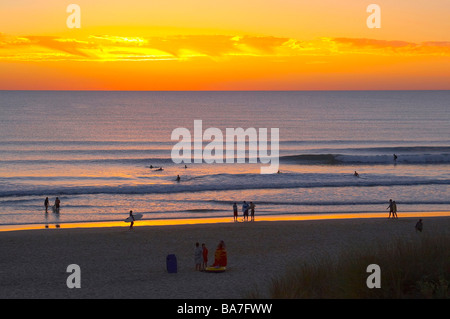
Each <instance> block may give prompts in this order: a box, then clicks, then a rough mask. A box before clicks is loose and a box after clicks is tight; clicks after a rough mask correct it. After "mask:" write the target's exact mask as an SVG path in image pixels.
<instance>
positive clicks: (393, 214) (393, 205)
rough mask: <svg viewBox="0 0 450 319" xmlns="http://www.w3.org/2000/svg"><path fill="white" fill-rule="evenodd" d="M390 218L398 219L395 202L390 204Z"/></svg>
mask: <svg viewBox="0 0 450 319" xmlns="http://www.w3.org/2000/svg"><path fill="white" fill-rule="evenodd" d="M392 218H398V216H397V203H396V202H395V200H394V201H393V202H392Z"/></svg>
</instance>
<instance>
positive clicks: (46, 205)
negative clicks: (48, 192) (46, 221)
mask: <svg viewBox="0 0 450 319" xmlns="http://www.w3.org/2000/svg"><path fill="white" fill-rule="evenodd" d="M44 206H45V212H46V213H48V197H46V198H45V200H44Z"/></svg>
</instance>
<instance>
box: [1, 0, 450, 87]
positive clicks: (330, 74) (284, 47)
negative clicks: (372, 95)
mask: <svg viewBox="0 0 450 319" xmlns="http://www.w3.org/2000/svg"><path fill="white" fill-rule="evenodd" d="M322 1H323V2H321V4H319V3H318V4H309V6H306V5H305V4H301V3H298V4H297V3H290V2H289V3H287V2H281V3H278V4H276V3H274V2H271V1H262V2H258V6H257V7H256V3H255V2H254V1H249V2H248V3H246V4H239V3H238V2H237V1H231V2H232V3H230V4H215V3H211V4H207V5H206V4H204V3H200V2H198V1H194V2H195V3H193V4H191V5H192V6H193V7H195V8H197V9H199V10H198V11H195V12H191V15H188V14H186V11H183V10H188V9H187V7H186V5H185V4H183V3H182V2H180V1H175V2H176V3H173V4H172V6H170V5H169V4H167V3H164V4H163V3H162V2H161V3H160V2H155V3H154V4H153V5H150V4H148V3H144V2H142V1H137V0H131V3H132V4H134V7H133V6H131V5H129V6H126V8H124V6H123V4H120V3H119V2H118V3H114V4H109V5H106V3H104V1H99V2H96V4H92V3H89V2H87V1H79V5H80V7H81V8H82V16H81V17H82V21H83V23H82V27H81V28H80V29H68V28H67V27H65V25H64V22H65V21H64V19H65V18H66V17H67V15H68V14H67V13H65V7H64V5H63V4H61V3H59V2H57V1H53V0H52V1H49V3H47V4H46V5H45V6H43V7H42V8H41V7H39V5H38V4H35V3H31V2H30V1H28V0H24V3H26V4H27V5H28V6H29V8H28V10H22V11H20V9H21V7H20V4H19V3H13V2H11V1H9V0H7V1H6V2H5V3H4V4H2V5H0V18H3V21H4V23H6V25H1V26H0V68H1V69H2V71H3V72H1V74H0V89H5V90H7V89H35V90H39V89H55V90H59V89H63V90H80V89H81V90H83V89H87V90H96V89H103V90H310V89H312V90H315V89H331V90H334V89H338V90H339V89H450V87H449V83H450V41H448V40H449V39H448V38H445V36H442V35H441V34H442V33H441V31H442V28H441V27H439V23H441V24H445V23H447V24H448V19H447V20H445V21H446V22H443V21H444V20H443V15H442V13H441V11H445V8H446V6H448V4H446V3H445V2H442V1H440V0H438V2H439V4H436V6H427V7H426V10H425V7H424V6H421V5H418V4H416V5H411V4H410V5H409V6H406V5H405V6H404V7H402V6H401V5H400V3H405V4H406V3H407V2H404V1H403V0H401V1H400V2H399V4H398V5H393V4H391V3H389V2H386V1H379V2H380V5H381V6H382V8H383V16H382V17H383V18H382V19H383V20H382V21H383V27H382V28H380V29H378V30H369V29H368V28H367V26H366V25H365V18H367V13H365V10H364V9H365V8H364V7H363V6H361V5H360V4H358V2H357V1H354V0H351V1H349V4H348V6H346V11H344V12H343V11H342V8H341V7H339V6H338V5H336V4H335V3H333V2H332V1H329V0H322ZM131 3H130V4H131ZM175 4H176V5H178V6H175ZM232 4H233V5H235V8H234V9H238V8H239V9H241V10H242V12H241V11H237V10H233V12H234V15H232V16H227V15H226V14H227V12H228V13H230V12H231V11H230V10H231V9H232V8H233V7H232ZM102 5H104V6H102ZM439 6H441V7H442V8H441V9H442V10H439ZM31 9H35V10H37V11H38V12H40V13H41V14H42V16H43V17H47V18H48V19H47V21H45V22H44V23H41V24H39V25H38V27H37V28H35V27H34V26H33V25H32V23H33V22H35V21H36V19H37V18H36V17H35V16H31V13H32V10H31ZM319 9H321V11H320V10H319ZM339 9H340V11H339ZM220 10H222V11H220ZM252 10H253V11H252ZM292 10H295V11H292ZM402 10H404V11H405V12H404V13H403V15H405V16H407V14H408V13H409V14H411V13H414V14H419V12H420V14H422V15H423V17H424V19H425V21H424V22H423V24H422V25H421V28H420V30H418V31H419V32H411V31H410V32H408V30H404V29H402V28H401V27H402V26H404V25H406V21H408V19H406V20H405V19H404V18H402ZM408 10H409V11H408ZM271 11H272V12H271ZM291 11H292V12H296V14H298V17H295V16H293V15H292V14H288V13H289V12H291ZM19 12H21V13H19ZM148 12H150V13H152V15H151V17H152V20H151V22H149V23H147V24H146V23H145V21H147V20H146V15H145V13H148ZM188 12H190V11H188ZM307 12H310V14H309V15H308V14H307ZM8 13H9V14H8ZM33 13H34V12H33ZM183 13H184V15H183ZM244 13H247V16H245V15H244ZM338 13H339V14H338ZM394 13H395V14H397V17H396V19H394V17H393V14H394ZM431 13H433V14H434V15H433V19H434V20H431V16H432V15H431ZM19 14H23V15H25V16H24V17H23V18H24V19H22V21H24V23H23V24H22V25H18V24H17V22H16V21H15V20H14V16H17V15H19ZM350 14H351V15H356V16H358V18H359V19H361V20H360V21H359V22H358V21H356V20H351V19H348V18H349V17H350V16H349V15H350ZM321 15H323V17H321ZM231 17H233V19H231ZM256 17H260V18H263V17H264V19H260V20H258V21H256V20H255V18H256ZM270 17H271V18H272V19H269V18H270ZM41 18H42V17H41ZM213 18H216V20H217V21H216V20H214V19H213ZM299 18H301V19H300V20H299ZM314 18H315V19H316V20H318V21H322V24H318V23H317V22H315V21H314ZM325 18H326V19H325ZM338 18H340V19H338ZM16 20H17V19H16ZM114 20H116V21H115V23H114ZM199 21H203V24H200V23H199ZM218 22H221V23H222V25H220V24H219V23H218ZM288 22H289V23H288ZM295 24H297V26H295ZM151 25H166V26H167V25H172V26H171V27H151ZM308 25H310V26H311V28H306V27H305V26H308ZM356 26H358V27H356ZM51 30H53V31H51ZM431 34H432V35H433V36H436V35H437V36H436V37H435V38H431V37H430V35H431Z"/></svg>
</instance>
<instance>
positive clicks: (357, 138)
mask: <svg viewBox="0 0 450 319" xmlns="http://www.w3.org/2000/svg"><path fill="white" fill-rule="evenodd" d="M449 101H450V91H305V92H303V91H300V92H297V91H296V92H293V91H288V92H279V91H274V92H259V91H257V92H241V91H236V92H122V91H119V92H116V91H113V92H111V91H0V205H1V207H2V209H1V210H0V225H14V224H44V223H72V222H97V221H121V220H124V219H125V218H126V217H127V216H128V212H129V211H130V210H133V212H136V213H143V214H144V219H147V220H152V219H177V218H206V217H230V220H231V219H232V204H233V203H234V202H237V203H238V205H239V207H241V206H242V203H243V201H247V202H250V201H252V202H254V203H255V205H256V212H255V215H256V219H257V218H258V216H262V215H291V214H297V215H301V214H329V213H337V214H346V213H370V212H386V217H387V210H386V207H387V206H388V201H389V199H390V198H392V199H394V200H396V202H397V206H398V214H399V216H401V213H402V212H422V211H423V212H429V211H442V212H448V211H450V196H449V194H450V192H449V185H450V103H449ZM194 120H202V123H203V128H204V129H206V128H209V127H214V128H218V129H220V130H222V131H223V132H225V131H226V128H239V127H241V128H244V129H247V128H256V129H259V128H267V129H269V130H270V128H278V129H279V152H280V158H279V161H280V164H279V170H280V173H279V174H260V168H261V166H262V165H264V164H262V163H259V162H258V163H249V160H246V161H245V163H236V162H235V163H206V162H202V163H188V164H186V166H187V168H185V166H184V163H183V164H176V163H174V162H173V160H172V158H171V151H172V148H173V147H174V145H175V144H176V143H177V141H174V140H172V139H171V133H172V131H173V130H174V129H176V128H187V129H188V130H190V131H192V132H193V131H194ZM206 144H208V142H207V141H204V142H203V146H204V145H206ZM394 154H396V156H397V159H396V160H394ZM150 167H153V168H150ZM156 167H163V169H164V170H162V171H157V170H156ZM355 171H357V172H358V173H359V177H355V176H354V175H353V173H354V172H355ZM177 175H180V178H181V180H180V181H179V182H177V181H176V180H175V178H176V177H177ZM46 197H49V200H50V203H51V205H52V204H53V202H54V200H55V198H56V197H59V199H60V200H61V209H60V213H59V214H55V213H53V212H52V210H51V209H49V213H47V214H46V213H45V209H44V199H45V198H46ZM239 214H240V216H242V212H241V211H240V209H239Z"/></svg>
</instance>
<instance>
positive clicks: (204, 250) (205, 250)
mask: <svg viewBox="0 0 450 319" xmlns="http://www.w3.org/2000/svg"><path fill="white" fill-rule="evenodd" d="M202 255H203V264H202V269H203V270H205V269H206V267H208V248H206V245H205V243H203V244H202Z"/></svg>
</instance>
